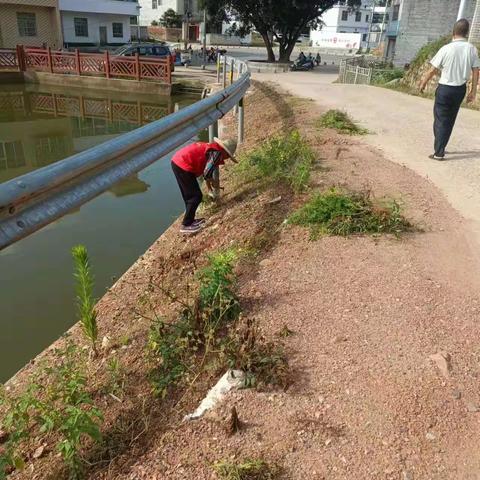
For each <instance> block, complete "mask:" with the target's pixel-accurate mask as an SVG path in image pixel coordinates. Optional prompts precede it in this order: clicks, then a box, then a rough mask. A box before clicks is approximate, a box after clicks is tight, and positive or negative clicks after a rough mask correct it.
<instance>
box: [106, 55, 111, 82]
mask: <svg viewBox="0 0 480 480" xmlns="http://www.w3.org/2000/svg"><path fill="white" fill-rule="evenodd" d="M105 76H106V77H107V78H110V54H109V53H108V50H106V51H105Z"/></svg>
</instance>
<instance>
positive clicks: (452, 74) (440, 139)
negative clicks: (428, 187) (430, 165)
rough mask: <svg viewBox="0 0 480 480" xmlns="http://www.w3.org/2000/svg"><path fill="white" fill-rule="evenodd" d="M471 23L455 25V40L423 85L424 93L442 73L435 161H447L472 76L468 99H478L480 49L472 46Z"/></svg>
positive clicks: (442, 52) (439, 55)
mask: <svg viewBox="0 0 480 480" xmlns="http://www.w3.org/2000/svg"><path fill="white" fill-rule="evenodd" d="M469 31H470V24H469V23H468V20H465V19H462V20H459V21H458V22H457V23H455V27H454V29H453V40H452V42H451V43H449V44H448V45H445V46H444V47H442V48H441V49H440V50H439V51H438V53H437V54H436V55H435V56H434V57H433V58H432V60H431V62H430V63H431V64H432V68H431V69H430V70H429V71H428V72H427V74H426V75H425V77H424V78H423V80H422V83H421V85H420V92H423V91H424V90H425V87H426V86H427V84H428V82H429V81H430V80H431V79H432V78H433V77H434V75H439V74H440V73H441V77H440V81H439V84H438V88H437V91H436V93H435V107H434V117H435V119H434V124H433V132H434V135H435V153H434V154H433V155H430V158H431V159H433V160H445V148H446V146H447V144H448V141H449V140H450V136H451V134H452V131H453V127H454V125H455V120H456V119H457V114H458V111H459V110H460V105H461V104H462V102H463V99H464V98H465V95H466V93H467V82H468V81H469V79H470V76H472V87H471V89H470V92H469V94H468V96H467V103H471V102H473V101H474V100H475V97H476V95H477V86H478V78H479V68H480V60H479V58H478V52H477V49H476V48H475V47H474V46H473V45H472V44H471V43H468V41H467V38H468V33H469Z"/></svg>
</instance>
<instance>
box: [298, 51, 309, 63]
mask: <svg viewBox="0 0 480 480" xmlns="http://www.w3.org/2000/svg"><path fill="white" fill-rule="evenodd" d="M306 61H307V57H306V56H305V54H304V53H303V52H300V55H299V56H298V63H300V64H302V63H305V62H306Z"/></svg>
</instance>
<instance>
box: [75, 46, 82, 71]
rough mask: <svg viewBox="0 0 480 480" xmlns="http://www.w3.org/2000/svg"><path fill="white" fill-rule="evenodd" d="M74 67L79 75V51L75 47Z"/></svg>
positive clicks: (80, 67) (80, 69)
mask: <svg viewBox="0 0 480 480" xmlns="http://www.w3.org/2000/svg"><path fill="white" fill-rule="evenodd" d="M75 68H76V70H77V75H78V76H80V75H81V74H82V64H81V63H80V52H79V51H78V48H76V49H75Z"/></svg>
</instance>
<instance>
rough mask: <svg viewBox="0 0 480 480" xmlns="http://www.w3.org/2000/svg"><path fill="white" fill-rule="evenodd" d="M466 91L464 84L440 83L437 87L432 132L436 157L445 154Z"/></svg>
mask: <svg viewBox="0 0 480 480" xmlns="http://www.w3.org/2000/svg"><path fill="white" fill-rule="evenodd" d="M466 93H467V86H466V85H462V86H460V87H451V86H449V85H441V84H440V85H439V86H438V88H437V92H436V93H435V107H434V109H433V114H434V117H435V121H434V123H433V133H434V135H435V155H436V156H438V157H443V156H444V155H445V148H446V146H447V144H448V141H449V140H450V136H451V135H452V131H453V126H454V125H455V120H456V119H457V114H458V111H459V110H460V105H461V104H462V102H463V99H464V98H465V94H466Z"/></svg>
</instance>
